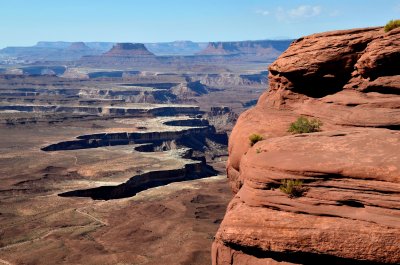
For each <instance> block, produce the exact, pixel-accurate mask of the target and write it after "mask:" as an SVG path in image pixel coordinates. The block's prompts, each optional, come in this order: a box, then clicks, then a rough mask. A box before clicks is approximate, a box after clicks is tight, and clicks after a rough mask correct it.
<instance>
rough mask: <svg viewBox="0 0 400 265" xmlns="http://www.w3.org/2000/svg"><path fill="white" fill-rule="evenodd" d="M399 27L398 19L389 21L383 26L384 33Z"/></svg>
mask: <svg viewBox="0 0 400 265" xmlns="http://www.w3.org/2000/svg"><path fill="white" fill-rule="evenodd" d="M398 27H400V19H396V20H390V21H389V22H388V23H387V24H386V25H385V32H389V31H391V30H392V29H395V28H398Z"/></svg>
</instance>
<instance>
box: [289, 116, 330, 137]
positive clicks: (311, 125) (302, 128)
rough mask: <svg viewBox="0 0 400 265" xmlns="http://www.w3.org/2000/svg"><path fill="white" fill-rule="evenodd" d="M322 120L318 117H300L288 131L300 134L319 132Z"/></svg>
mask: <svg viewBox="0 0 400 265" xmlns="http://www.w3.org/2000/svg"><path fill="white" fill-rule="evenodd" d="M321 126H322V122H321V121H320V120H318V119H311V120H309V119H307V118H306V117H303V116H301V117H299V118H298V119H297V121H295V122H292V123H291V124H290V127H289V129H288V132H291V133H294V134H298V133H312V132H319V131H320V127H321Z"/></svg>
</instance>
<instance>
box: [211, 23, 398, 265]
mask: <svg viewBox="0 0 400 265" xmlns="http://www.w3.org/2000/svg"><path fill="white" fill-rule="evenodd" d="M399 56H400V29H395V30H392V31H390V32H388V33H385V32H384V31H383V28H365V29H354V30H345V31H333V32H326V33H320V34H314V35H311V36H307V37H304V38H301V39H298V40H296V41H295V42H293V43H292V44H291V46H290V47H289V48H288V50H287V51H286V52H284V53H283V54H282V55H281V56H280V57H279V58H278V59H277V60H276V61H275V62H274V63H273V64H271V65H270V67H269V89H268V91H266V92H265V93H264V94H263V95H262V96H261V97H260V99H259V100H258V103H257V105H256V106H255V107H254V108H252V109H250V110H248V111H246V112H245V113H243V114H242V115H241V116H240V118H239V120H238V122H237V124H236V126H235V128H234V130H233V132H232V134H231V136H230V139H229V161H228V164H227V173H228V178H229V180H230V184H231V187H232V190H233V191H234V193H236V195H235V197H234V198H233V200H232V201H231V203H230V205H229V206H228V209H227V213H226V216H225V218H224V220H223V222H222V224H221V226H220V229H219V231H218V232H217V234H216V236H215V241H214V243H213V247H212V251H213V257H212V258H213V264H219V265H221V264H271V265H272V264H399V263H400V254H399V253H400V152H399V150H400V132H399V131H398V130H399V128H400V93H399V91H400V60H399V59H400V57H399ZM299 116H307V117H312V118H317V119H319V120H320V121H322V122H323V126H322V128H321V129H322V131H321V132H316V133H309V134H298V135H291V134H290V133H289V132H288V128H289V126H290V123H292V122H294V121H295V120H296V119H297V118H298V117H299ZM254 133H257V134H260V135H262V136H263V138H264V140H262V141H259V142H258V143H256V144H255V145H254V146H251V145H250V143H249V135H251V134H254ZM282 180H301V181H302V182H303V185H302V194H301V196H299V197H295V198H293V197H291V196H288V194H286V193H284V192H282V191H281V190H280V187H281V185H282Z"/></svg>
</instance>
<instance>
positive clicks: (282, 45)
mask: <svg viewBox="0 0 400 265" xmlns="http://www.w3.org/2000/svg"><path fill="white" fill-rule="evenodd" d="M291 42H292V40H258V41H231V42H210V43H209V44H208V46H207V47H206V48H205V49H204V50H202V51H201V52H199V53H197V54H198V55H241V54H254V55H270V54H274V53H282V52H283V51H285V50H286V49H287V48H288V47H289V45H290V43H291Z"/></svg>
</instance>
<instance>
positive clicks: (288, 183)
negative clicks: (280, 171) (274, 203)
mask: <svg viewBox="0 0 400 265" xmlns="http://www.w3.org/2000/svg"><path fill="white" fill-rule="evenodd" d="M279 189H280V190H281V191H282V192H283V193H286V194H287V195H289V197H290V198H296V197H301V196H302V195H303V193H304V191H305V188H304V187H303V181H302V180H300V179H283V180H282V181H281V186H280V187H279Z"/></svg>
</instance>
